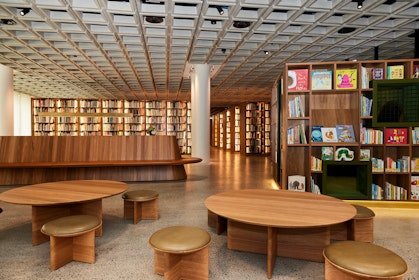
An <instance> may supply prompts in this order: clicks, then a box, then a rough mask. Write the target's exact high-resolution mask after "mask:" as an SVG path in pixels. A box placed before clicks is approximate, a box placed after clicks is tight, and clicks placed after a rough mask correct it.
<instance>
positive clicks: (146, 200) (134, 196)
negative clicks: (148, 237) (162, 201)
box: [122, 190, 159, 224]
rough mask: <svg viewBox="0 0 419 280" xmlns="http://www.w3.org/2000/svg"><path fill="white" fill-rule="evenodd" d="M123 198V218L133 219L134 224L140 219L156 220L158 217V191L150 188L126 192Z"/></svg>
mask: <svg viewBox="0 0 419 280" xmlns="http://www.w3.org/2000/svg"><path fill="white" fill-rule="evenodd" d="M122 198H123V199H124V218H125V219H134V224H136V223H138V222H139V221H141V220H142V219H144V220H157V219H158V218H159V193H158V192H156V191H152V190H137V191H130V192H126V193H124V194H123V195H122Z"/></svg>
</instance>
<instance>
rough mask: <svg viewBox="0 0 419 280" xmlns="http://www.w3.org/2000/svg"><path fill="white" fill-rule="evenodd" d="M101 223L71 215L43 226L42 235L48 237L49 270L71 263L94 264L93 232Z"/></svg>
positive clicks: (96, 219)
mask: <svg viewBox="0 0 419 280" xmlns="http://www.w3.org/2000/svg"><path fill="white" fill-rule="evenodd" d="M101 225H102V221H101V220H100V219H99V218H98V217H95V216H91V215H73V216H67V217H62V218H58V219H56V220H52V221H49V222H47V223H46V224H44V225H43V226H42V228H41V232H42V233H43V234H46V235H49V237H50V269H51V270H56V269H58V268H60V267H62V266H63V265H65V264H67V263H69V262H71V261H73V260H74V261H80V262H86V263H94V262H95V230H96V229H97V228H99V227H100V226H101Z"/></svg>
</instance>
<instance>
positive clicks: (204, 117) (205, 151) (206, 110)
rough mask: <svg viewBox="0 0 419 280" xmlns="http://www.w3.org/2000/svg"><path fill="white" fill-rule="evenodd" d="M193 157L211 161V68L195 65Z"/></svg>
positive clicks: (193, 81) (192, 96)
mask: <svg viewBox="0 0 419 280" xmlns="http://www.w3.org/2000/svg"><path fill="white" fill-rule="evenodd" d="M191 109H192V111H191V113H192V128H191V130H192V153H191V154H192V156H193V157H199V158H202V163H208V162H209V159H210V66H209V65H208V64H194V65H193V70H192V75H191Z"/></svg>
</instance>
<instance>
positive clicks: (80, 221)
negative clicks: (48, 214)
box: [41, 215, 102, 236]
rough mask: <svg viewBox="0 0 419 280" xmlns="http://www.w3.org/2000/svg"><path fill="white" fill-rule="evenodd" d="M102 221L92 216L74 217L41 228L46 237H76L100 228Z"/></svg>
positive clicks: (49, 223)
mask: <svg viewBox="0 0 419 280" xmlns="http://www.w3.org/2000/svg"><path fill="white" fill-rule="evenodd" d="M101 224H102V221H101V220H100V219H99V218H98V217H95V216H91V215H73V216H67V217H62V218H58V219H56V220H53V221H50V222H47V223H46V224H44V225H43V226H42V228H41V231H42V232H43V233H45V234H46V235H52V236H74V235H77V234H79V233H83V232H87V231H90V230H92V229H95V228H97V227H99V226H100V225H101Z"/></svg>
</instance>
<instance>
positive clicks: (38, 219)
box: [32, 199, 102, 246]
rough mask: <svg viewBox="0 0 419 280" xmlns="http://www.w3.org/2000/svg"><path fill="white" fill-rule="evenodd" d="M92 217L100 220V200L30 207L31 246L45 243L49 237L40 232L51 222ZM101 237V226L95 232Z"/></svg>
mask: <svg viewBox="0 0 419 280" xmlns="http://www.w3.org/2000/svg"><path fill="white" fill-rule="evenodd" d="M82 214H85V215H93V216H96V217H98V218H99V219H100V220H102V200H101V199H98V200H93V201H88V202H81V203H71V204H63V205H50V206H32V246H36V245H39V244H41V243H44V242H47V241H48V240H49V236H47V235H45V234H43V233H42V232H41V228H42V226H43V225H44V224H45V223H47V222H49V221H52V220H55V219H58V218H61V217H65V216H69V215H82ZM95 235H96V236H102V226H100V227H99V228H98V229H96V231H95Z"/></svg>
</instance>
